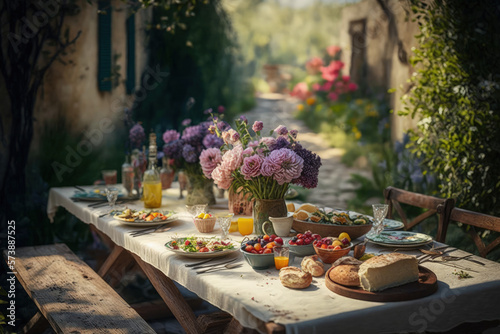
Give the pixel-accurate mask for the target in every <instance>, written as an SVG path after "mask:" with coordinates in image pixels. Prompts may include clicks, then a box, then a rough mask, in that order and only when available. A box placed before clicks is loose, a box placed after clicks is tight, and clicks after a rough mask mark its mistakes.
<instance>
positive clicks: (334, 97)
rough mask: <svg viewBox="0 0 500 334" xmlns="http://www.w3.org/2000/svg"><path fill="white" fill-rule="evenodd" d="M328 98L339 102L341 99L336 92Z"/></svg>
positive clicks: (331, 93)
mask: <svg viewBox="0 0 500 334" xmlns="http://www.w3.org/2000/svg"><path fill="white" fill-rule="evenodd" d="M328 98H329V99H330V100H332V101H337V100H338V99H339V96H338V95H337V93H335V92H330V93H329V94H328Z"/></svg>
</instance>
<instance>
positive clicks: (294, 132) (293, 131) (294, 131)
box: [290, 130, 299, 139]
mask: <svg viewBox="0 0 500 334" xmlns="http://www.w3.org/2000/svg"><path fill="white" fill-rule="evenodd" d="M298 134H299V131H297V130H290V136H292V138H293V139H297V135H298Z"/></svg>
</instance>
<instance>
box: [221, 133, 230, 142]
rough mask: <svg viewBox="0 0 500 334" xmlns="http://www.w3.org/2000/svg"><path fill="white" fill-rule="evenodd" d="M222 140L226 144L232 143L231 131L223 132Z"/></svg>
mask: <svg viewBox="0 0 500 334" xmlns="http://www.w3.org/2000/svg"><path fill="white" fill-rule="evenodd" d="M222 140H223V141H224V143H226V144H229V143H230V141H231V134H230V133H229V131H223V132H222Z"/></svg>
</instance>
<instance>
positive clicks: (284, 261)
mask: <svg viewBox="0 0 500 334" xmlns="http://www.w3.org/2000/svg"><path fill="white" fill-rule="evenodd" d="M274 266H275V267H276V269H278V270H280V269H281V268H284V267H288V257H287V256H275V257H274Z"/></svg>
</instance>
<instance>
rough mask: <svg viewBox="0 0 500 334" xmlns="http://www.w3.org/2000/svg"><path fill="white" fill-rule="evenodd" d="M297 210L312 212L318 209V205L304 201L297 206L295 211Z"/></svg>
mask: <svg viewBox="0 0 500 334" xmlns="http://www.w3.org/2000/svg"><path fill="white" fill-rule="evenodd" d="M299 210H304V211H306V212H309V213H313V212H316V211H318V207H317V206H316V205H312V204H310V203H304V204H302V205H301V206H299V208H298V209H297V211H299Z"/></svg>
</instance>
